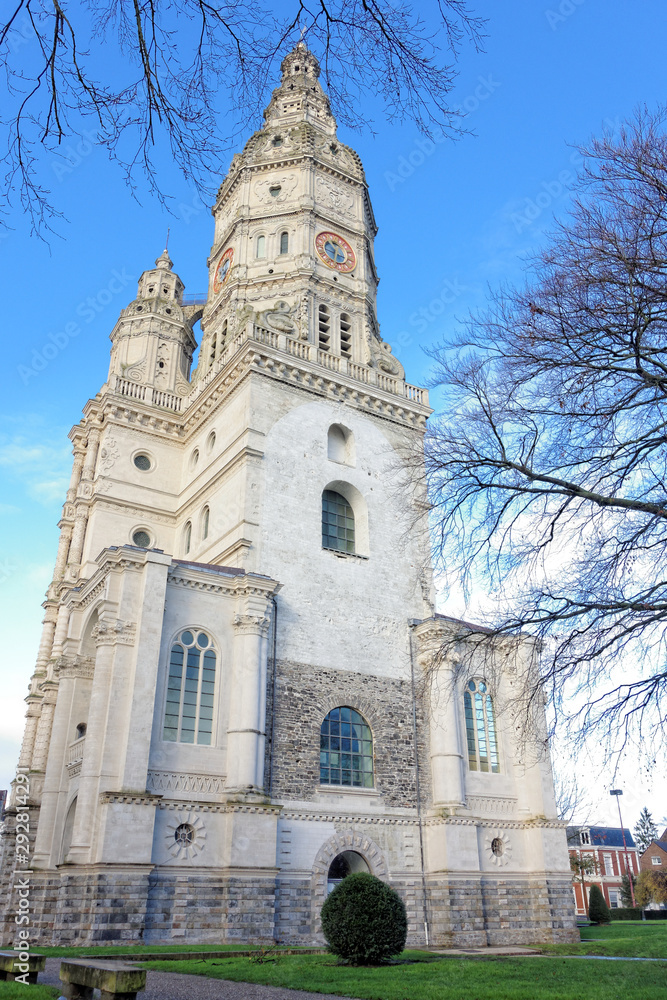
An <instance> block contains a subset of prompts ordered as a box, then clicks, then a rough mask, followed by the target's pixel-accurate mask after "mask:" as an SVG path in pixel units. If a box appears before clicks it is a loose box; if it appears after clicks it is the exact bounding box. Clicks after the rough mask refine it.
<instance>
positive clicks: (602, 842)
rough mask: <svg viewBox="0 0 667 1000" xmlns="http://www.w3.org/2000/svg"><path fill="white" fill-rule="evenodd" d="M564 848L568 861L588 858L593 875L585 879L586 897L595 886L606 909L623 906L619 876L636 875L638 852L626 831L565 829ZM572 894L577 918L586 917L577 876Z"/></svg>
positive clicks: (612, 829)
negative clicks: (591, 861) (600, 890)
mask: <svg viewBox="0 0 667 1000" xmlns="http://www.w3.org/2000/svg"><path fill="white" fill-rule="evenodd" d="M624 834H625V843H624V842H623V835H624ZM567 846H568V850H569V853H570V858H573V857H576V858H581V859H584V858H592V859H593V862H594V864H595V868H594V869H593V871H591V872H590V873H587V874H586V875H585V879H584V885H585V888H586V897H588V893H589V892H590V888H591V885H593V884H595V885H599V886H600V888H601V889H602V893H603V895H604V898H605V901H606V903H607V906H608V907H609V908H610V909H616V908H617V907H619V906H623V901H622V899H621V887H622V884H623V876H624V875H626V874H627V873H628V871H630V872H631V873H632V874H633V875H635V876H636V875H637V872H638V871H639V852H638V850H637V847H636V845H635V842H634V840H633V837H632V834H631V833H630V831H629V830H628V829H623V830H621V828H620V827H610V826H568V828H567ZM665 848H666V849H667V845H665ZM665 858H666V859H667V854H666V855H665ZM666 863H667V861H666ZM573 891H574V900H575V905H576V910H577V916H586V914H587V907H586V903H585V901H584V896H583V891H582V884H581V879H580V877H579V876H575V877H574V883H573Z"/></svg>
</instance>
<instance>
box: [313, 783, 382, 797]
mask: <svg viewBox="0 0 667 1000" xmlns="http://www.w3.org/2000/svg"><path fill="white" fill-rule="evenodd" d="M315 794H316V796H317V797H318V798H322V797H323V796H334V795H335V796H336V798H340V796H341V795H356V796H358V795H365V796H367V797H368V796H370V797H371V798H374V799H379V798H380V793H379V792H378V790H377V788H356V787H355V786H353V785H320V786H319V787H318V789H317V792H316V793H315Z"/></svg>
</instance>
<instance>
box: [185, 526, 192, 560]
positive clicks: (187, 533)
mask: <svg viewBox="0 0 667 1000" xmlns="http://www.w3.org/2000/svg"><path fill="white" fill-rule="evenodd" d="M191 544H192V521H188V523H187V524H186V525H185V529H184V530H183V551H184V552H185V554H186V555H187V554H188V552H189V551H190V545H191Z"/></svg>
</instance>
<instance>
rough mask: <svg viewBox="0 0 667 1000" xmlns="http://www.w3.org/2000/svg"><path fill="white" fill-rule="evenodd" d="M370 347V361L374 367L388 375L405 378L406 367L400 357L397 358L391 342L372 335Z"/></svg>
mask: <svg viewBox="0 0 667 1000" xmlns="http://www.w3.org/2000/svg"><path fill="white" fill-rule="evenodd" d="M370 348H371V362H370V363H371V366H372V367H373V368H378V369H379V370H380V371H381V372H386V373H387V375H393V376H394V377H395V378H400V379H404V378H405V369H404V368H403V365H402V364H401V362H400V361H399V360H398V358H395V357H394V355H393V354H392V353H391V346H390V345H389V344H387V343H386V342H385V341H384V340H378V339H377V338H376V337H371V338H370Z"/></svg>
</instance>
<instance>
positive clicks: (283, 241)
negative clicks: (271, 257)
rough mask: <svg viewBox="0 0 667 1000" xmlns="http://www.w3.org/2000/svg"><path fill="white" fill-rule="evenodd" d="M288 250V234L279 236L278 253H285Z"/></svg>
mask: <svg viewBox="0 0 667 1000" xmlns="http://www.w3.org/2000/svg"><path fill="white" fill-rule="evenodd" d="M288 250H289V233H281V234H280V252H281V253H287V251H288Z"/></svg>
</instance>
